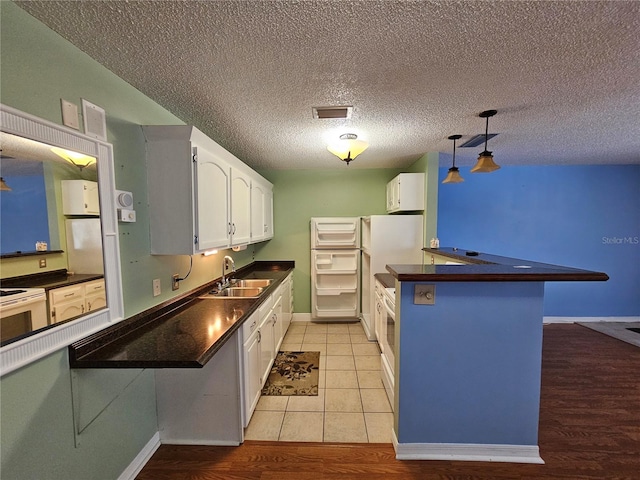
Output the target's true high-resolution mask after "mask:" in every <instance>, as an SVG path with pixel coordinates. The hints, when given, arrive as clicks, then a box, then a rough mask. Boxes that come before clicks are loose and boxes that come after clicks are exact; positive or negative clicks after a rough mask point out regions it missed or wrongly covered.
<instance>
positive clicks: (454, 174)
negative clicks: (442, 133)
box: [442, 135, 464, 183]
mask: <svg viewBox="0 0 640 480" xmlns="http://www.w3.org/2000/svg"><path fill="white" fill-rule="evenodd" d="M461 137H462V135H451V136H449V137H447V138H448V139H449V140H453V164H452V166H451V168H450V169H449V173H448V174H447V178H445V179H444V180H443V181H442V183H460V182H464V178H462V177H461V176H460V172H459V171H458V167H456V140H458V139H459V138H461Z"/></svg>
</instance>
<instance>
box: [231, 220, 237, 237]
mask: <svg viewBox="0 0 640 480" xmlns="http://www.w3.org/2000/svg"><path fill="white" fill-rule="evenodd" d="M231 225H232V226H233V231H232V233H233V234H234V235H235V233H236V224H235V223H232V224H231Z"/></svg>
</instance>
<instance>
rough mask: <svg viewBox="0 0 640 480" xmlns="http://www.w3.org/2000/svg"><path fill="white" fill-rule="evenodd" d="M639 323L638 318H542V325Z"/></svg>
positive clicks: (639, 318) (639, 319)
mask: <svg viewBox="0 0 640 480" xmlns="http://www.w3.org/2000/svg"><path fill="white" fill-rule="evenodd" d="M586 322H640V317H543V318H542V323H586Z"/></svg>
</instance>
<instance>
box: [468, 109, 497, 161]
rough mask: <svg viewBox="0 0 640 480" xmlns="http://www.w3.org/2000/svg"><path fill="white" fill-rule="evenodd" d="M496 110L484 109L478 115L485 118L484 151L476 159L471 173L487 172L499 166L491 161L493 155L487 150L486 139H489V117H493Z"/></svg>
mask: <svg viewBox="0 0 640 480" xmlns="http://www.w3.org/2000/svg"><path fill="white" fill-rule="evenodd" d="M496 113H498V111H497V110H485V111H484V112H480V114H479V115H478V116H479V117H480V118H486V119H487V123H486V128H485V133H484V151H483V152H481V153H480V156H479V157H478V161H477V162H476V164H475V165H474V166H473V168H472V169H471V173H489V172H493V171H495V170H498V169H499V168H500V165H496V163H495V162H494V161H493V155H491V152H489V151H488V150H487V140H489V117H493V116H494V115H495V114H496Z"/></svg>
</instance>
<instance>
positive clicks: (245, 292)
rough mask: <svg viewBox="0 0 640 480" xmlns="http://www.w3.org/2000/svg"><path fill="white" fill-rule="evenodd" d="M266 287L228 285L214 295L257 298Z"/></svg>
mask: <svg viewBox="0 0 640 480" xmlns="http://www.w3.org/2000/svg"><path fill="white" fill-rule="evenodd" d="M263 290H264V288H262V287H227V288H225V289H224V290H222V291H220V292H218V293H216V294H214V295H213V296H214V297H226V298H256V297H259V296H260V295H261V294H262V292H263Z"/></svg>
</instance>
